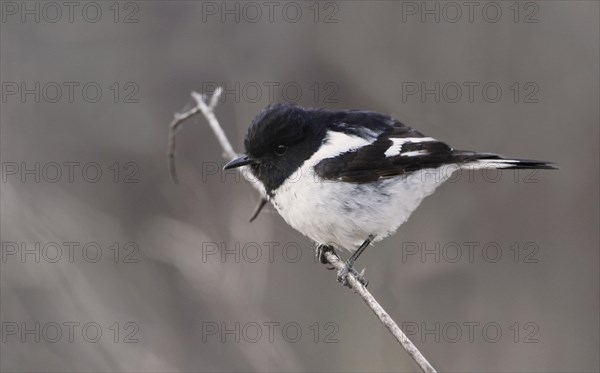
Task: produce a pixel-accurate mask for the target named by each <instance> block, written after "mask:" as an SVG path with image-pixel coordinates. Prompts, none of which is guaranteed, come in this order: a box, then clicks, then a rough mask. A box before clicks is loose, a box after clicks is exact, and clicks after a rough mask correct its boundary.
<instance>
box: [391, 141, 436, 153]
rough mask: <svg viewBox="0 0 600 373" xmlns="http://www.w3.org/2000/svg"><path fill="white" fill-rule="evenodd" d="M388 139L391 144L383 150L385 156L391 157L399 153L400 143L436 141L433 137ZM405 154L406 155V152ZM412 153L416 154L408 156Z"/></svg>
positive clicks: (400, 149)
mask: <svg viewBox="0 0 600 373" xmlns="http://www.w3.org/2000/svg"><path fill="white" fill-rule="evenodd" d="M390 140H392V142H393V144H392V146H390V147H389V148H388V149H387V150H386V151H385V156H386V157H393V156H396V155H398V154H400V152H401V151H402V145H404V144H406V143H412V144H414V143H418V142H429V141H437V140H436V139H434V138H433V137H407V138H395V139H390ZM409 153H412V152H409ZM406 155H408V153H407V154H406ZM412 155H416V154H410V155H408V156H412Z"/></svg>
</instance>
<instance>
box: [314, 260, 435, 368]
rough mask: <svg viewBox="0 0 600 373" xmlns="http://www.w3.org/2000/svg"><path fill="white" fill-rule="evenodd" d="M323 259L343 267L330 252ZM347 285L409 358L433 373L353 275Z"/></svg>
mask: <svg viewBox="0 0 600 373" xmlns="http://www.w3.org/2000/svg"><path fill="white" fill-rule="evenodd" d="M325 257H326V258H327V261H328V262H329V264H331V265H332V266H334V267H335V268H336V269H337V270H340V269H342V268H343V267H344V265H345V263H344V262H342V261H341V260H340V258H339V257H338V256H337V255H336V254H334V253H333V252H332V251H326V252H325ZM348 284H349V285H350V287H351V288H352V289H353V290H354V291H356V293H357V294H358V295H359V296H360V297H361V298H362V300H363V301H364V302H365V303H366V304H367V306H369V308H370V309H371V311H373V313H374V314H375V315H376V316H377V317H378V318H379V321H381V323H382V324H383V325H385V327H386V328H387V330H389V331H390V333H392V335H393V336H394V338H396V340H397V341H398V342H399V343H400V344H401V345H402V347H403V348H404V350H405V351H406V352H407V353H408V354H409V355H410V357H412V358H413V360H414V361H415V362H416V363H417V364H418V365H419V367H420V368H421V369H422V370H423V371H424V372H427V373H430V372H435V369H434V368H433V366H431V364H429V362H428V361H427V359H425V357H424V356H423V354H421V352H420V351H419V350H418V349H417V347H416V346H415V345H414V344H413V343H412V342H411V341H410V339H408V337H407V336H406V334H404V332H403V331H402V329H400V327H398V324H396V322H395V321H394V319H392V318H391V317H390V315H388V313H387V312H385V310H384V309H383V307H381V305H380V304H379V302H377V300H376V299H375V297H373V295H372V294H371V293H370V292H369V291H368V290H367V288H366V287H364V286H363V284H361V283H360V281H358V280H357V279H356V277H355V276H354V274H353V273H348Z"/></svg>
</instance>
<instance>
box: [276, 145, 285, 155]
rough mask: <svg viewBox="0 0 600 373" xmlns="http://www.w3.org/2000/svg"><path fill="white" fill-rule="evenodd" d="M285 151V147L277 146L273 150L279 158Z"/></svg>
mask: <svg viewBox="0 0 600 373" xmlns="http://www.w3.org/2000/svg"><path fill="white" fill-rule="evenodd" d="M286 151H287V146H285V145H277V147H276V148H275V154H277V155H279V156H281V155H284V154H285V152H286Z"/></svg>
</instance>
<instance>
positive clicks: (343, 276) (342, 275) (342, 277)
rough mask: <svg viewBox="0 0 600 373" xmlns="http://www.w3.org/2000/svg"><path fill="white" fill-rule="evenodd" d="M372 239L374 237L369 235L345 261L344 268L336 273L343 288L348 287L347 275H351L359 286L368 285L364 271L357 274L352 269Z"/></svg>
mask: <svg viewBox="0 0 600 373" xmlns="http://www.w3.org/2000/svg"><path fill="white" fill-rule="evenodd" d="M374 238H375V236H373V235H372V234H370V235H369V237H367V239H366V240H365V242H363V243H362V245H360V247H359V248H358V250H356V251H355V252H354V254H352V256H350V258H349V259H348V260H347V261H346V264H345V265H344V267H343V268H342V269H340V270H339V271H338V274H337V276H338V277H337V279H338V281H339V282H341V283H342V284H343V285H344V286H349V285H348V273H352V274H353V275H354V276H355V277H356V279H357V280H358V281H359V282H360V283H361V284H363V286H367V285H368V284H369V282H368V281H367V280H366V279H365V276H364V273H365V270H364V269H363V270H362V271H361V272H360V273H359V272H358V271H357V270H355V269H354V262H355V261H356V259H358V257H359V256H360V254H362V253H363V252H364V251H365V249H366V248H367V247H368V246H369V245H370V244H371V241H373V239H374Z"/></svg>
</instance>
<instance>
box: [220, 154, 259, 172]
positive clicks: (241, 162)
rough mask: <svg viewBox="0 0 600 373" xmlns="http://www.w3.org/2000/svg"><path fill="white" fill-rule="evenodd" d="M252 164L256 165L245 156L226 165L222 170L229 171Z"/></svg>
mask: <svg viewBox="0 0 600 373" xmlns="http://www.w3.org/2000/svg"><path fill="white" fill-rule="evenodd" d="M254 163H258V162H257V161H256V160H255V159H254V158H252V157H250V156H247V155H246V154H244V155H242V156H240V157H238V158H236V159H234V160H233V161H231V162H229V163H227V164H226V165H225V167H223V169H224V170H229V169H232V168H237V167H241V166H246V165H249V164H254Z"/></svg>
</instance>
